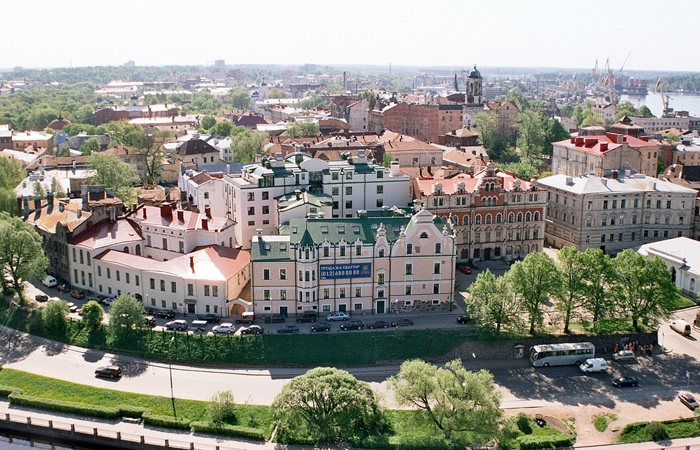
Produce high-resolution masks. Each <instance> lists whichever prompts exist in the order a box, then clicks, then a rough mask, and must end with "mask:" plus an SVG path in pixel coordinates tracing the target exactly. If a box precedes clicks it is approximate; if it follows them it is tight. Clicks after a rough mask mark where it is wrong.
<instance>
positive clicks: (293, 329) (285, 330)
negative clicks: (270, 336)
mask: <svg viewBox="0 0 700 450" xmlns="http://www.w3.org/2000/svg"><path fill="white" fill-rule="evenodd" d="M277 332H278V333H281V334H287V333H298V332H299V327H298V326H296V325H285V326H283V327H282V328H278V329H277Z"/></svg>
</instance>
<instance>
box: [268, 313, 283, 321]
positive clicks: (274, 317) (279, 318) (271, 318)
mask: <svg viewBox="0 0 700 450" xmlns="http://www.w3.org/2000/svg"><path fill="white" fill-rule="evenodd" d="M284 322H285V318H284V316H283V315H281V314H273V315H271V316H265V323H284Z"/></svg>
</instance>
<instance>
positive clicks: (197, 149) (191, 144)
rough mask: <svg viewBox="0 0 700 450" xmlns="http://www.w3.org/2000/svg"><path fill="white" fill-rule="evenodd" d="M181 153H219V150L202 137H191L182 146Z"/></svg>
mask: <svg viewBox="0 0 700 450" xmlns="http://www.w3.org/2000/svg"><path fill="white" fill-rule="evenodd" d="M179 153H180V155H183V156H184V155H201V154H204V153H219V150H217V149H216V148H214V147H213V146H212V145H210V144H209V143H207V142H204V141H203V140H201V139H190V140H189V141H187V142H185V143H184V144H182V145H181V146H180V149H179Z"/></svg>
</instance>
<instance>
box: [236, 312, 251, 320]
mask: <svg viewBox="0 0 700 450" xmlns="http://www.w3.org/2000/svg"><path fill="white" fill-rule="evenodd" d="M254 321H255V313H254V312H252V311H251V312H244V313H243V314H241V316H240V317H236V323H253V322H254Z"/></svg>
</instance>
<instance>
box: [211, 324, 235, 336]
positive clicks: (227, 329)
mask: <svg viewBox="0 0 700 450" xmlns="http://www.w3.org/2000/svg"><path fill="white" fill-rule="evenodd" d="M211 331H212V332H213V333H216V334H219V333H227V334H231V333H233V332H234V331H236V326H235V325H234V324H232V323H222V324H220V325H217V326H215V327H214V328H212V329H211Z"/></svg>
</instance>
